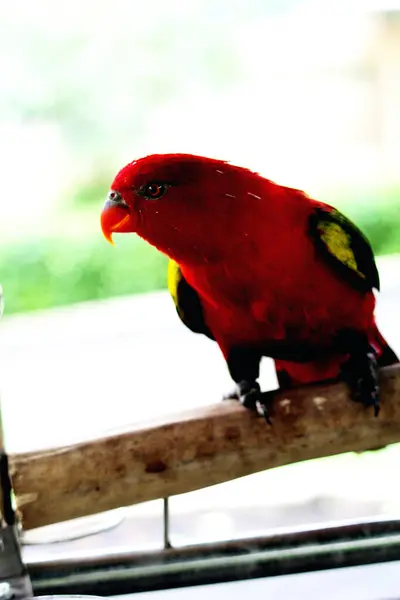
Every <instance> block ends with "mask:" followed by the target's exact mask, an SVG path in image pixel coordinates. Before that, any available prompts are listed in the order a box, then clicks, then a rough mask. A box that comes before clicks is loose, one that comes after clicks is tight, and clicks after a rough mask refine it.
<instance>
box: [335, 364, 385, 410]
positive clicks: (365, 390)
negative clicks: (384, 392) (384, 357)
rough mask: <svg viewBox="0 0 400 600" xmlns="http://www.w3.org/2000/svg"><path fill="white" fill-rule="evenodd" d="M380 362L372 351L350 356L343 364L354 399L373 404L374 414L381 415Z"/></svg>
mask: <svg viewBox="0 0 400 600" xmlns="http://www.w3.org/2000/svg"><path fill="white" fill-rule="evenodd" d="M378 373H379V369H378V363H377V360H376V357H375V355H374V354H372V353H368V354H367V353H366V354H364V355H363V356H360V355H355V356H350V358H349V359H348V361H346V362H345V363H344V365H342V377H343V379H344V380H345V381H346V383H347V384H348V385H349V387H350V389H351V392H352V400H354V402H361V403H362V404H364V406H366V407H368V406H373V408H374V415H375V417H377V416H378V415H379V380H378Z"/></svg>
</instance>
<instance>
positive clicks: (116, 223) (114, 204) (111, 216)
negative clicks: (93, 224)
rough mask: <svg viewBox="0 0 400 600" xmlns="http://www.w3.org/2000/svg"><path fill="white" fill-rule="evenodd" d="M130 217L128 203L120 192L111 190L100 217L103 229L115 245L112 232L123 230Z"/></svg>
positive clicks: (107, 238) (107, 237)
mask: <svg viewBox="0 0 400 600" xmlns="http://www.w3.org/2000/svg"><path fill="white" fill-rule="evenodd" d="M130 218H131V211H130V208H129V206H128V204H127V203H126V202H125V200H124V199H123V198H122V196H121V194H120V193H119V192H115V191H114V190H111V191H110V192H109V193H108V197H107V200H106V202H105V204H104V206H103V210H102V213H101V217H100V224H101V230H102V232H103V235H104V237H105V238H106V240H107V241H108V242H110V244H113V245H114V242H113V239H112V234H113V233H114V232H115V231H121V229H122V228H123V227H124V225H126V223H127V222H128V221H129V220H130Z"/></svg>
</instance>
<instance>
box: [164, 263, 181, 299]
mask: <svg viewBox="0 0 400 600" xmlns="http://www.w3.org/2000/svg"><path fill="white" fill-rule="evenodd" d="M181 279H182V273H181V269H180V267H179V265H178V263H177V262H175V261H174V260H172V258H170V260H169V262H168V273H167V284H168V290H169V293H170V294H171V296H172V300H173V301H174V304H175V306H176V308H179V307H178V285H179V282H180V280H181Z"/></svg>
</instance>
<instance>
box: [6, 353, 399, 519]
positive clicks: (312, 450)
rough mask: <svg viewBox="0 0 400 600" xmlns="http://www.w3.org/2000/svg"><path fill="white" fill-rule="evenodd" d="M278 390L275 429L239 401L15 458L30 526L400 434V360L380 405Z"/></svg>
mask: <svg viewBox="0 0 400 600" xmlns="http://www.w3.org/2000/svg"><path fill="white" fill-rule="evenodd" d="M272 396H273V407H274V408H273V410H272V419H273V421H272V427H270V426H268V425H267V424H266V423H265V421H264V420H263V419H261V418H258V417H257V416H256V415H253V414H250V412H248V411H247V410H246V409H244V408H242V407H241V406H240V405H239V404H238V403H237V402H235V401H226V402H221V403H220V404H216V405H213V406H209V407H202V408H199V409H197V410H192V411H190V412H186V413H181V414H178V415H175V416H172V417H170V418H168V419H165V420H163V421H161V422H158V423H152V424H150V425H140V424H139V425H137V427H136V428H135V429H133V430H131V431H129V432H125V433H122V434H119V435H113V436H109V437H105V438H102V439H97V440H94V441H89V442H85V443H82V444H77V445H72V446H68V447H64V448H55V449H52V450H48V451H43V452H32V453H25V454H16V455H12V456H11V457H10V464H11V475H12V478H13V485H14V491H15V493H16V496H17V502H18V507H19V510H20V512H21V514H22V519H23V526H24V528H25V529H32V528H35V527H40V526H43V525H49V524H51V523H56V522H60V521H65V520H68V519H73V518H77V517H82V516H85V515H90V514H95V513H99V512H102V511H106V510H111V509H114V508H118V507H121V506H129V505H132V504H136V503H138V502H144V501H147V500H155V499H157V498H163V497H166V496H172V495H175V494H182V493H185V492H190V491H192V490H196V489H199V488H203V487H207V486H210V485H214V484H217V483H222V482H224V481H228V480H231V479H235V478H237V477H242V476H244V475H249V474H251V473H256V472H257V471H262V470H265V469H270V468H272V467H278V466H281V465H286V464H289V463H295V462H299V461H303V460H309V459H312V458H320V457H323V456H331V455H334V454H341V453H344V452H351V451H357V452H360V451H364V450H370V449H375V448H379V447H384V446H387V445H388V444H392V443H395V442H400V365H395V366H393V367H388V368H386V369H383V370H382V372H381V412H380V415H379V417H378V418H374V416H373V411H372V409H369V410H368V409H365V408H364V407H363V406H361V405H359V404H356V403H353V402H351V401H350V399H349V394H348V389H347V387H346V386H345V385H344V384H341V383H337V384H332V385H316V386H312V387H307V388H306V387H304V388H298V389H295V390H292V391H286V392H281V391H277V392H274V393H273V394H272Z"/></svg>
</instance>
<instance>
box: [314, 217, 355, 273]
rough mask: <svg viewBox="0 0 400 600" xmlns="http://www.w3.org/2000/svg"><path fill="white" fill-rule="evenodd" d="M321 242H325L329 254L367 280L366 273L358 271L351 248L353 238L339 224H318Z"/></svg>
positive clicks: (326, 222) (325, 222)
mask: <svg viewBox="0 0 400 600" xmlns="http://www.w3.org/2000/svg"><path fill="white" fill-rule="evenodd" d="M318 229H319V231H320V235H321V240H323V242H325V244H326V247H327V249H328V250H329V252H330V253H331V254H332V255H333V256H334V257H335V258H337V260H339V261H340V262H341V263H342V264H344V265H345V266H346V267H348V268H349V269H352V270H353V271H355V272H356V273H357V275H359V276H360V277H362V278H363V279H365V275H364V273H361V271H359V269H358V265H357V261H356V258H355V256H354V252H353V250H352V248H351V236H350V235H349V234H348V233H347V232H346V231H345V230H344V229H343V228H342V227H341V226H340V225H339V224H338V223H332V222H330V221H322V222H320V223H319V224H318Z"/></svg>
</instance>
